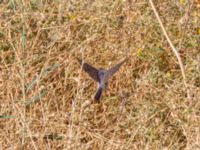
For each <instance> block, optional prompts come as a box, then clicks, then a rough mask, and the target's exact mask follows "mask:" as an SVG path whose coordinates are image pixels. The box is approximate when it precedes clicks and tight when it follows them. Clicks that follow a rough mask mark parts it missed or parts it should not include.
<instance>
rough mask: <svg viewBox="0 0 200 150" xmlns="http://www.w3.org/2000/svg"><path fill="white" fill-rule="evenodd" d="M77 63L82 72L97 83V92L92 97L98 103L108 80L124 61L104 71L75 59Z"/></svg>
mask: <svg viewBox="0 0 200 150" xmlns="http://www.w3.org/2000/svg"><path fill="white" fill-rule="evenodd" d="M77 60H78V62H79V63H80V64H81V65H82V67H83V70H84V71H85V72H87V73H88V74H89V76H90V77H91V78H93V79H94V80H95V81H96V82H98V90H97V92H96V94H95V96H94V99H95V100H96V101H99V100H100V98H101V95H102V92H103V90H105V88H106V86H107V84H108V80H109V79H110V78H111V77H112V76H113V75H114V74H115V73H116V72H117V71H118V70H119V68H120V67H121V66H122V65H123V63H124V62H126V61H127V59H125V60H124V61H122V62H120V63H118V64H116V65H115V66H113V67H112V68H110V69H109V70H105V69H96V68H95V67H93V66H91V65H90V64H88V63H85V62H83V61H82V60H81V59H79V58H77Z"/></svg>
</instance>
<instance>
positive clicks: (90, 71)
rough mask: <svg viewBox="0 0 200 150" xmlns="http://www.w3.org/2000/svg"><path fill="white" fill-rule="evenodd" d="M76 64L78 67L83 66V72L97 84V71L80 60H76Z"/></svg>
mask: <svg viewBox="0 0 200 150" xmlns="http://www.w3.org/2000/svg"><path fill="white" fill-rule="evenodd" d="M77 60H78V62H79V63H80V65H83V70H84V71H85V72H87V73H88V74H89V76H90V77H91V78H92V79H94V80H95V81H96V82H99V77H98V72H99V71H98V70H97V69H96V68H94V67H92V66H91V65H89V64H88V63H85V62H83V61H82V60H81V59H79V58H77Z"/></svg>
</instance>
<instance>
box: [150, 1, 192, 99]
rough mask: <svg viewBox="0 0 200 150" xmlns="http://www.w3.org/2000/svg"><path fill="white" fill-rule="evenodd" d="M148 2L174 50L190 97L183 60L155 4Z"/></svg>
mask: <svg viewBox="0 0 200 150" xmlns="http://www.w3.org/2000/svg"><path fill="white" fill-rule="evenodd" d="M149 2H150V4H151V7H152V9H153V12H154V14H155V16H156V18H157V20H158V22H159V24H160V27H161V29H162V31H163V34H164V36H165V38H166V39H167V42H168V43H169V45H170V47H171V49H172V51H173V52H174V54H175V56H176V58H177V59H178V63H179V66H180V68H181V74H182V77H183V83H184V85H185V88H186V89H187V97H188V98H189V99H190V98H191V97H190V92H189V89H188V85H187V79H186V75H185V69H184V66H183V62H182V60H181V57H180V55H179V53H178V51H177V50H176V48H175V46H174V45H173V44H172V41H171V40H170V38H169V36H168V34H167V32H166V30H165V27H164V25H163V23H162V21H161V19H160V16H159V15H158V12H157V10H156V8H155V6H154V3H153V1H152V0H149Z"/></svg>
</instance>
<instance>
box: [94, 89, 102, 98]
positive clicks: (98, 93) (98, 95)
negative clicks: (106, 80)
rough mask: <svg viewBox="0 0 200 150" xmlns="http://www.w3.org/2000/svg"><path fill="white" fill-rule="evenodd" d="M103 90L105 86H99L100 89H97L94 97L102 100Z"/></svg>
mask: <svg viewBox="0 0 200 150" xmlns="http://www.w3.org/2000/svg"><path fill="white" fill-rule="evenodd" d="M102 92H103V88H102V87H100V88H98V90H97V92H96V94H95V96H94V99H95V100H96V101H99V100H100V98H101V94H102Z"/></svg>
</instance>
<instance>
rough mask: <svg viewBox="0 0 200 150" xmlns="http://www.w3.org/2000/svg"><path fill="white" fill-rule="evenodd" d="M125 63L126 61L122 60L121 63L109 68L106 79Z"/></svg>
mask: <svg viewBox="0 0 200 150" xmlns="http://www.w3.org/2000/svg"><path fill="white" fill-rule="evenodd" d="M126 61H127V59H125V60H123V61H122V62H120V63H118V64H116V65H115V66H113V67H112V68H110V69H109V70H108V79H109V78H110V77H112V76H113V75H114V74H115V73H116V72H117V71H118V70H119V68H120V67H121V66H122V65H123V63H125V62H126Z"/></svg>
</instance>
